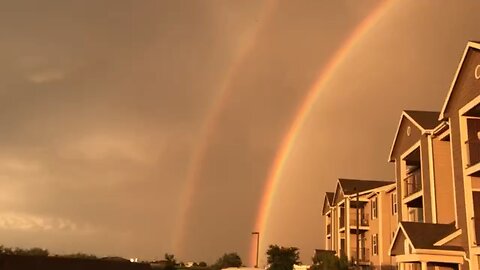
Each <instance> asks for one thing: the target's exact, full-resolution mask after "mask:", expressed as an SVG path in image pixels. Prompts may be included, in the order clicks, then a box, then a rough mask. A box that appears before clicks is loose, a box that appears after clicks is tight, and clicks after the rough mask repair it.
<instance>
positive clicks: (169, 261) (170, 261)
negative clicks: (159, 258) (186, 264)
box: [164, 253, 177, 270]
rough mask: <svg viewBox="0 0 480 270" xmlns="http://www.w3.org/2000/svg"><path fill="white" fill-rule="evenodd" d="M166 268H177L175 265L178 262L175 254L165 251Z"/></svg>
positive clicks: (172, 269)
mask: <svg viewBox="0 0 480 270" xmlns="http://www.w3.org/2000/svg"><path fill="white" fill-rule="evenodd" d="M164 257H165V262H166V263H165V268H164V270H175V269H177V268H176V267H175V265H176V264H177V260H176V259H175V255H173V254H168V253H165V256H164Z"/></svg>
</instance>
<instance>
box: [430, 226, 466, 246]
mask: <svg viewBox="0 0 480 270" xmlns="http://www.w3.org/2000/svg"><path fill="white" fill-rule="evenodd" d="M461 234H462V229H458V230H456V231H455V232H453V233H451V234H449V235H447V236H445V237H444V238H442V239H440V240H438V241H437V242H435V244H433V245H434V246H443V245H445V244H446V243H448V242H450V241H452V240H453V239H455V238H456V237H457V236H460V235H461Z"/></svg>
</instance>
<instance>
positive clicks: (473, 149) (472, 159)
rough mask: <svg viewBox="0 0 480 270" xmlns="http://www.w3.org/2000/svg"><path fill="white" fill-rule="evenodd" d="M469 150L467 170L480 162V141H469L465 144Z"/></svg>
mask: <svg viewBox="0 0 480 270" xmlns="http://www.w3.org/2000/svg"><path fill="white" fill-rule="evenodd" d="M465 145H466V147H465V148H466V149H467V151H466V152H467V168H468V167H470V166H472V165H475V164H477V163H479V162H480V140H479V139H469V140H467V141H466V142H465Z"/></svg>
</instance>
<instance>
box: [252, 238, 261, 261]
mask: <svg viewBox="0 0 480 270" xmlns="http://www.w3.org/2000/svg"><path fill="white" fill-rule="evenodd" d="M252 234H254V235H256V236H257V258H256V259H255V268H258V249H259V246H260V232H252Z"/></svg>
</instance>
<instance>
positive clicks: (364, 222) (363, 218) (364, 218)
mask: <svg viewBox="0 0 480 270" xmlns="http://www.w3.org/2000/svg"><path fill="white" fill-rule="evenodd" d="M358 217H359V221H360V222H359V224H358V226H360V227H362V226H363V227H366V226H368V221H369V219H368V214H365V213H362V211H360V213H358ZM350 226H355V227H356V226H357V213H356V212H355V211H354V212H353V213H350Z"/></svg>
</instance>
